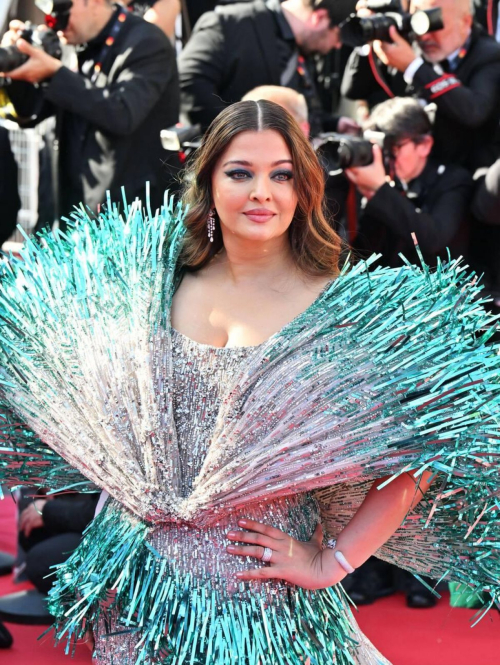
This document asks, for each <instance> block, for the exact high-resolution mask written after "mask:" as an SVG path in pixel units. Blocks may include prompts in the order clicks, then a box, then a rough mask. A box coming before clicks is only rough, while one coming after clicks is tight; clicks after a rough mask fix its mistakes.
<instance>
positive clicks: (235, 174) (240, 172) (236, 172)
mask: <svg viewBox="0 0 500 665" xmlns="http://www.w3.org/2000/svg"><path fill="white" fill-rule="evenodd" d="M224 174H225V175H227V177H228V178H231V179H232V180H246V179H247V178H251V177H252V174H251V173H250V172H249V171H245V170H244V169H232V170H231V171H224Z"/></svg>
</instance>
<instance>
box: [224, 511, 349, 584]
mask: <svg viewBox="0 0 500 665" xmlns="http://www.w3.org/2000/svg"><path fill="white" fill-rule="evenodd" d="M238 526H240V527H242V528H244V529H246V531H229V533H228V534H227V537H228V538H229V540H233V541H236V542H238V543H247V544H246V545H240V544H238V545H228V547H227V551H228V552H229V554H234V555H236V556H251V557H255V558H256V559H262V556H263V554H264V548H266V547H268V548H269V549H270V550H272V556H271V559H270V561H269V565H268V566H264V567H262V568H254V569H253V570H245V571H242V572H240V573H236V577H237V578H238V579H240V580H263V579H272V578H277V579H281V580H285V581H286V582H290V584H296V585H297V586H299V587H302V588H303V589H324V588H326V587H329V586H332V585H334V584H337V582H340V580H341V579H342V578H343V577H345V572H344V571H343V570H342V568H340V566H339V564H338V562H337V561H336V559H335V558H334V556H333V551H332V550H330V549H323V544H322V543H323V529H322V527H321V524H318V526H317V527H316V530H315V531H314V534H313V536H312V538H311V540H310V541H309V542H302V541H300V540H296V539H295V538H292V537H291V536H288V535H287V534H286V533H284V532H283V531H280V530H279V529H275V528H274V527H272V526H268V525H267V524H261V523H260V522H255V521H254V520H238Z"/></svg>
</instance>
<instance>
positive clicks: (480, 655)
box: [0, 499, 500, 665]
mask: <svg viewBox="0 0 500 665" xmlns="http://www.w3.org/2000/svg"><path fill="white" fill-rule="evenodd" d="M14 518H15V507H14V504H13V502H12V501H11V500H10V499H7V500H5V501H2V502H0V550H4V551H9V552H13V550H14V544H15V531H14ZM23 587H24V588H27V585H22V586H19V585H17V586H14V585H13V584H12V582H11V579H10V578H8V577H3V578H0V595H3V594H5V593H10V592H12V591H19V590H21V589H22V588H23ZM473 614H474V612H473V611H472V610H462V609H452V608H450V607H449V605H448V598H447V597H446V598H443V599H442V600H441V601H440V602H439V603H438V605H437V607H435V608H433V609H431V610H410V609H408V608H407V607H406V605H405V602H404V597H403V596H402V595H397V596H392V597H390V598H385V599H383V600H380V601H378V602H377V603H375V604H374V605H371V606H368V607H364V608H361V610H360V611H359V613H358V615H357V618H358V621H359V624H360V626H361V628H362V629H363V630H364V631H365V633H366V634H367V635H368V637H369V638H370V639H371V640H372V642H374V644H376V646H377V647H378V648H379V649H380V651H381V652H382V653H383V654H384V655H385V656H386V657H387V658H388V659H389V660H390V661H391V662H392V663H393V665H500V615H499V613H498V612H496V611H492V612H490V613H489V615H488V616H487V617H486V618H485V619H483V620H482V621H481V622H480V623H479V624H478V625H477V626H476V627H475V628H471V627H470V618H471V617H472V615H473ZM8 628H9V630H11V632H12V634H13V636H14V646H13V648H12V649H10V650H5V651H0V664H1V665H64V664H65V665H90V663H91V658H90V652H89V651H88V649H87V647H85V646H79V647H78V649H77V651H76V654H75V657H74V658H73V659H71V660H70V659H68V658H66V657H65V656H64V653H63V650H62V649H61V648H58V649H54V647H53V644H52V639H51V636H50V635H48V636H47V637H45V638H44V639H43V640H42V641H37V637H38V636H39V635H40V634H41V633H42V632H43V631H44V630H45V628H39V627H36V626H34V627H24V626H14V625H12V624H8ZM207 665H210V664H208V663H207Z"/></svg>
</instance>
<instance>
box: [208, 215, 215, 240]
mask: <svg viewBox="0 0 500 665" xmlns="http://www.w3.org/2000/svg"><path fill="white" fill-rule="evenodd" d="M214 231H215V208H211V210H210V212H209V213H208V217H207V232H208V239H209V240H210V242H213V241H214Z"/></svg>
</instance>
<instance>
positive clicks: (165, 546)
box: [93, 331, 390, 665]
mask: <svg viewBox="0 0 500 665" xmlns="http://www.w3.org/2000/svg"><path fill="white" fill-rule="evenodd" d="M172 347H173V348H172V350H173V363H174V365H173V367H174V372H173V375H174V390H173V399H174V419H175V425H176V430H177V436H178V445H179V451H180V458H181V470H182V478H183V482H182V491H183V493H184V496H187V495H188V494H189V493H190V490H191V488H192V484H193V480H194V479H195V477H196V475H197V473H198V472H199V470H200V468H201V466H202V463H203V461H204V458H205V455H206V452H207V444H208V442H209V440H210V435H211V433H212V431H213V429H214V426H215V421H216V418H217V412H218V408H219V405H220V402H221V400H222V399H223V398H224V392H225V390H226V389H227V386H229V385H231V382H232V381H231V380H232V379H233V378H234V374H235V372H236V371H237V370H238V369H239V366H240V364H241V363H243V362H244V361H245V360H246V359H247V358H248V357H249V356H250V355H251V354H252V348H248V347H243V348H242V347H238V348H217V347H212V346H207V345H204V344H199V343H197V342H194V341H192V340H190V339H189V338H187V337H185V336H184V335H182V334H180V333H178V332H176V331H172ZM244 515H245V516H247V517H250V518H253V519H257V520H259V521H263V522H268V523H271V524H274V525H275V526H277V527H280V528H283V529H285V530H287V531H288V533H290V534H291V535H293V536H295V537H297V538H299V539H301V540H307V539H309V537H310V536H311V533H312V531H313V530H314V527H315V525H316V524H317V521H318V519H319V516H318V507H317V505H316V502H315V501H314V499H313V498H312V497H311V496H310V495H298V496H294V497H291V498H286V499H281V500H279V501H273V502H268V503H261V504H258V505H255V504H254V505H252V506H251V508H249V509H247V510H246V511H245V513H244ZM241 516H243V513H242V514H241ZM237 519H238V515H234V514H233V515H231V517H229V518H228V517H227V516H226V517H225V516H224V515H221V519H220V522H218V523H217V525H216V526H215V527H213V526H212V527H209V528H205V529H200V528H196V527H195V526H192V525H187V524H179V525H175V524H168V525H162V526H159V527H157V528H156V529H155V531H153V532H152V534H151V536H150V544H151V546H152V547H154V548H155V550H157V551H158V552H160V553H161V555H162V556H164V557H167V558H172V559H173V560H175V562H176V568H177V569H178V570H180V571H181V572H189V571H190V572H191V573H192V574H193V575H195V576H200V577H203V576H206V575H207V574H208V575H209V576H210V577H211V579H212V580H218V582H217V583H218V584H220V585H221V586H222V587H224V592H226V593H229V594H232V593H237V591H238V587H239V586H241V582H238V581H237V580H236V578H235V577H234V574H235V573H236V571H238V570H241V569H242V568H244V567H248V568H254V567H256V566H258V565H259V563H258V562H256V560H255V559H242V558H239V557H234V556H231V555H229V554H227V553H226V550H225V547H226V545H227V544H228V542H229V541H227V539H226V538H225V534H226V533H227V531H229V530H230V529H231V528H237V525H236V520H237ZM253 585H254V587H255V592H256V596H258V598H259V602H260V599H262V598H264V602H268V601H273V602H276V601H277V600H278V602H279V596H280V594H285V593H286V592H287V585H284V584H283V583H280V582H279V581H277V580H273V581H268V582H264V583H258V582H254V583H253ZM339 603H342V605H341V607H342V606H343V609H345V614H346V618H347V617H348V624H347V625H348V626H349V630H350V637H351V638H353V640H354V643H355V644H356V643H357V644H358V646H357V647H354V648H353V649H352V656H353V658H354V662H356V663H358V664H359V665H390V664H389V663H388V661H387V660H386V659H385V658H383V657H382V656H381V655H380V653H379V652H378V651H377V650H376V649H375V647H374V646H373V645H372V644H371V643H370V642H369V640H368V639H367V638H366V637H365V636H364V635H363V634H362V633H361V631H360V630H359V628H358V626H357V624H356V621H355V619H354V617H352V614H351V612H350V610H349V609H348V607H347V605H345V602H344V601H343V600H340V601H339ZM349 624H350V625H349ZM94 636H95V641H96V648H95V652H94V661H93V662H94V663H95V665H133V664H134V663H135V661H136V658H137V653H138V651H137V648H138V649H139V650H140V645H139V646H138V647H137V642H138V639H139V638H138V637H137V636H136V634H135V633H134V632H130V631H129V630H127V629H126V628H123V627H122V626H119V625H116V622H115V621H114V617H113V615H111V616H108V617H107V618H106V619H101V620H100V622H99V624H98V626H95V627H94ZM180 655H181V654H179V656H180ZM163 662H167V661H166V660H155V661H154V663H151V665H160V664H161V663H163ZM168 662H169V663H170V662H172V661H171V660H168ZM173 662H174V663H175V662H177V661H175V660H174V661H173ZM186 662H189V656H188V658H187V661H186ZM206 662H207V665H208V664H209V663H210V664H213V663H216V662H217V661H216V659H215V660H214V658H213V657H212V658H208V659H207V661H206ZM235 662H236V661H235ZM238 662H239V661H238ZM332 662H333V663H334V662H335V659H334V660H332V659H331V657H325V660H324V664H325V665H326V663H332ZM262 665H265V663H262ZM319 665H323V663H320V664H319Z"/></svg>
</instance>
